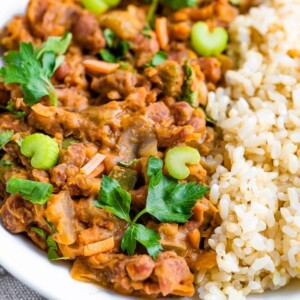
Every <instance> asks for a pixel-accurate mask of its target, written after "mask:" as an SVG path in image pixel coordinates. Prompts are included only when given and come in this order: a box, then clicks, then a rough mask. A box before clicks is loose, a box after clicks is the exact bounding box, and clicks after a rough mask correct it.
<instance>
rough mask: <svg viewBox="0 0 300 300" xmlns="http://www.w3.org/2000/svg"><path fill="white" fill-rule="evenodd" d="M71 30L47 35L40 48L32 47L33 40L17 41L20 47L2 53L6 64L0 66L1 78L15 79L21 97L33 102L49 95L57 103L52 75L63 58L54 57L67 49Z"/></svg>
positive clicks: (52, 101) (4, 79)
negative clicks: (22, 95)
mask: <svg viewBox="0 0 300 300" xmlns="http://www.w3.org/2000/svg"><path fill="white" fill-rule="evenodd" d="M71 38H72V34H70V33H69V34H66V35H65V36H64V37H62V38H59V37H49V39H48V41H47V42H46V43H44V45H43V48H42V49H39V48H38V47H37V48H36V49H34V48H33V45H32V43H20V51H19V52H17V51H9V52H8V54H7V55H5V56H4V58H3V59H4V62H5V63H6V65H5V66H4V67H2V68H1V69H0V78H2V79H3V81H4V82H5V83H18V84H20V85H21V87H22V91H23V94H24V101H25V103H26V104H28V105H29V106H32V105H34V104H35V103H36V102H38V101H39V100H40V99H41V98H42V97H44V96H49V98H50V100H51V103H52V104H53V105H57V96H56V91H55V88H54V86H53V85H52V83H51V80H50V79H51V77H52V75H53V73H54V72H55V70H56V69H57V68H58V67H59V66H60V64H61V63H62V62H63V60H64V58H63V57H57V58H56V55H57V54H62V53H64V52H65V51H66V49H67V47H68V46H69V43H70V41H71Z"/></svg>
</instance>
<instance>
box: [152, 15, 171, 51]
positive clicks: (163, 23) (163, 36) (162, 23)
mask: <svg viewBox="0 0 300 300" xmlns="http://www.w3.org/2000/svg"><path fill="white" fill-rule="evenodd" d="M155 31H156V35H157V39H158V42H159V45H160V48H161V49H163V50H166V49H167V47H168V44H169V33H168V24H167V18H165V17H162V18H157V19H156V20H155Z"/></svg>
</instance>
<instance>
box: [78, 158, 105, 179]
mask: <svg viewBox="0 0 300 300" xmlns="http://www.w3.org/2000/svg"><path fill="white" fill-rule="evenodd" d="M105 158H106V156H105V155H103V154H99V153H97V154H96V155H95V156H93V157H92V159H91V160H90V161H89V162H88V163H87V164H86V165H84V166H83V167H82V168H81V171H82V172H83V173H84V174H86V175H89V174H91V173H92V172H93V171H94V170H95V169H96V168H97V167H98V166H99V165H100V164H101V163H102V162H103V160H104V159H105Z"/></svg>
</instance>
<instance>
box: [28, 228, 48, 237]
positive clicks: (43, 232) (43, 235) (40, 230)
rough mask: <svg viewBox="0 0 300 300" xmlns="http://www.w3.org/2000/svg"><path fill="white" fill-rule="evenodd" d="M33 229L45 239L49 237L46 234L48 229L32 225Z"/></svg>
mask: <svg viewBox="0 0 300 300" xmlns="http://www.w3.org/2000/svg"><path fill="white" fill-rule="evenodd" d="M30 230H31V231H33V232H35V233H37V234H38V235H39V236H40V237H41V238H43V239H46V238H47V234H46V231H45V230H43V229H41V228H38V227H31V228H30Z"/></svg>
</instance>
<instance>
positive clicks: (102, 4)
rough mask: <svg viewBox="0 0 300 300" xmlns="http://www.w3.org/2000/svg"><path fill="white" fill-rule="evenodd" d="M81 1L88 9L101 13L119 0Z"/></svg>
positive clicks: (97, 13) (119, 0)
mask: <svg viewBox="0 0 300 300" xmlns="http://www.w3.org/2000/svg"><path fill="white" fill-rule="evenodd" d="M81 2H82V4H83V5H84V7H85V8H86V9H87V10H88V11H90V12H92V13H94V14H96V15H101V14H103V13H105V12H106V11H107V10H108V9H110V8H111V7H114V6H116V5H118V4H119V3H120V2H121V0H81Z"/></svg>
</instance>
